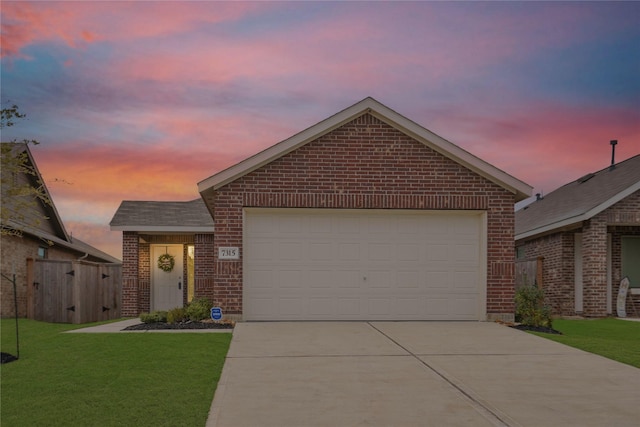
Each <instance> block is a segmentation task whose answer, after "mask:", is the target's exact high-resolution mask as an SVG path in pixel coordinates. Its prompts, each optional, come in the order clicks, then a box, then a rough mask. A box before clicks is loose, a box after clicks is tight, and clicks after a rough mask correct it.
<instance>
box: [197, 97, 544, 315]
mask: <svg viewBox="0 0 640 427" xmlns="http://www.w3.org/2000/svg"><path fill="white" fill-rule="evenodd" d="M198 190H199V191H200V194H201V196H202V199H203V200H204V202H205V204H206V206H207V208H208V210H209V212H210V213H211V214H212V216H213V219H214V223H215V233H214V236H213V248H212V251H211V252H212V257H213V263H212V265H211V266H212V267H213V268H212V270H213V271H211V270H208V269H205V268H202V269H199V266H198V265H196V295H203V296H208V297H210V298H211V299H213V300H214V302H215V303H216V304H217V305H220V306H221V307H222V309H223V311H224V312H225V314H226V315H228V316H235V317H236V318H237V319H239V320H494V319H501V320H513V312H514V306H513V296H514V278H515V270H514V267H515V266H514V258H515V250H514V238H513V237H514V204H515V203H516V202H517V201H520V200H523V199H525V198H526V197H528V196H529V195H530V194H531V187H530V186H528V185H527V184H525V183H523V182H522V181H519V180H518V179H516V178H514V177H512V176H511V175H508V174H507V173H505V172H503V171H502V170H500V169H498V168H496V167H494V166H492V165H490V164H488V163H487V162H485V161H483V160H481V159H479V158H477V157H475V156H473V155H472V154H470V153H469V152H467V151H465V150H463V149H461V148H459V147H457V146H456V145H454V144H452V143H451V142H449V141H447V140H445V139H443V138H441V137H440V136H438V135H436V134H434V133H432V132H430V131H429V130H427V129H425V128H423V127H421V126H419V125H418V124H416V123H415V122H413V121H411V120H409V119H407V118H405V117H404V116H402V115H400V114H398V113H396V112H395V111H393V110H391V109H389V108H388V107H386V106H384V105H382V104H380V103H379V102H377V101H375V100H374V99H372V98H366V99H364V100H363V101H361V102H359V103H357V104H355V105H353V106H351V107H349V108H347V109H345V110H343V111H340V112H339V113H337V114H335V115H333V116H331V117H329V118H328V119H326V120H324V121H322V122H320V123H318V124H316V125H314V126H312V127H310V128H308V129H306V130H304V131H302V132H300V133H298V134H296V135H294V136H292V137H291V138H288V139H286V140H284V141H282V142H280V143H278V144H276V145H273V146H271V147H269V148H267V149H266V150H264V151H262V152H260V153H258V154H256V155H255V156H253V157H250V158H248V159H246V160H244V161H242V162H240V163H238V164H236V165H234V166H232V167H230V168H228V169H225V170H223V171H221V172H219V173H217V174H216V175H213V176H211V177H209V178H207V179H205V180H204V181H201V182H200V183H199V184H198ZM198 256H200V257H202V258H203V259H204V258H206V259H207V260H208V259H209V258H208V257H207V256H205V255H202V254H200V255H198V253H196V257H198ZM205 276H206V277H205Z"/></svg>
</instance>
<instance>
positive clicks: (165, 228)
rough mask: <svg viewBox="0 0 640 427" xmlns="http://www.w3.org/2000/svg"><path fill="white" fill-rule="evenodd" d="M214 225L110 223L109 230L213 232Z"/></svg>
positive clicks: (167, 232)
mask: <svg viewBox="0 0 640 427" xmlns="http://www.w3.org/2000/svg"><path fill="white" fill-rule="evenodd" d="M214 228H215V227H189V226H187V227H184V226H183V227H181V226H157V225H111V226H110V229H111V231H137V232H142V233H165V234H177V233H213V232H214Z"/></svg>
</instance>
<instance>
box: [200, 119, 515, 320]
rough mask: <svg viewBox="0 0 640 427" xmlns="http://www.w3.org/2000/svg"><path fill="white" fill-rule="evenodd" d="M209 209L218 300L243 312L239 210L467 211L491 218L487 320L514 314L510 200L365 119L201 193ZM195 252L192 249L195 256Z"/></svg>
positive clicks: (443, 159) (414, 143)
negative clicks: (228, 254) (224, 257)
mask: <svg viewBox="0 0 640 427" xmlns="http://www.w3.org/2000/svg"><path fill="white" fill-rule="evenodd" d="M205 197H206V202H207V204H208V205H209V206H213V207H214V221H215V227H216V231H215V237H214V257H215V260H216V264H215V267H216V268H215V272H214V274H213V277H214V281H215V294H214V295H215V299H216V301H218V303H219V304H220V305H221V306H222V307H223V308H224V309H225V312H226V313H230V314H240V313H242V261H241V260H239V261H218V260H217V248H218V247H220V246H237V247H239V248H241V256H242V225H243V213H242V209H243V208H244V207H289V208H293V207H297V208H345V209H359V208H362V209H470V210H486V211H487V212H488V214H487V217H488V218H487V219H488V242H487V245H488V251H487V264H488V265H487V314H488V316H489V317H505V316H506V317H507V318H508V317H509V316H512V315H513V292H514V291H513V289H514V277H515V272H514V265H513V260H514V245H513V224H514V212H513V205H514V195H513V194H512V193H509V192H508V191H507V190H505V189H503V188H501V187H500V186H498V185H497V184H494V183H492V182H490V181H488V180H487V179H485V178H483V177H481V176H479V175H477V174H475V173H473V172H471V171H470V170H468V169H466V168H464V167H463V166H461V165H459V164H457V163H455V162H454V161H452V160H450V159H448V158H446V157H444V156H443V155H441V154H439V153H437V152H435V151H433V150H431V149H429V148H428V147H426V146H425V145H424V144H422V143H420V142H417V141H415V140H413V139H412V138H410V137H408V136H406V135H404V134H403V133H401V132H400V131H398V130H396V129H394V128H393V127H391V126H388V125H386V124H384V123H383V122H381V121H379V120H378V119H376V118H374V117H373V116H371V115H368V114H367V115H364V116H362V117H359V118H357V119H355V120H353V121H352V122H349V123H347V124H345V125H343V126H341V127H340V128H338V129H336V130H334V131H332V132H330V133H328V134H326V135H324V136H321V137H320V138H318V139H316V140H314V141H312V142H310V143H308V144H306V145H305V146H303V147H301V148H299V149H298V150H295V151H293V152H291V153H289V154H287V155H285V156H283V157H281V158H279V159H277V160H275V161H273V162H271V163H269V164H267V165H265V166H263V167H262V168H259V169H257V170H255V171H253V172H251V173H249V174H247V175H245V176H244V177H241V178H239V179H237V180H236V181H234V182H231V183H229V184H228V185H226V186H224V187H222V188H220V189H219V190H218V191H216V192H215V193H214V194H206V195H205ZM196 253H197V251H196Z"/></svg>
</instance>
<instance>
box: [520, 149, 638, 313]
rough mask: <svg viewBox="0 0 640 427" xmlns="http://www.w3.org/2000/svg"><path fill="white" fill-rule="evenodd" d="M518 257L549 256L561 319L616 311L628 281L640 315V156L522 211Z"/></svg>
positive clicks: (631, 303)
mask: <svg viewBox="0 0 640 427" xmlns="http://www.w3.org/2000/svg"><path fill="white" fill-rule="evenodd" d="M516 250H517V254H518V258H520V259H525V258H533V257H543V273H542V282H543V283H542V285H543V288H544V290H545V295H546V298H547V300H548V302H549V304H550V305H551V307H552V309H553V311H554V313H555V314H558V315H583V316H588V317H603V316H607V315H611V314H616V299H617V295H618V290H619V287H620V281H621V280H622V279H623V278H624V277H625V276H628V277H629V279H630V282H631V289H630V292H629V294H628V296H627V300H626V312H627V315H630V316H636V317H637V316H638V314H640V155H637V156H635V157H632V158H630V159H627V160H625V161H623V162H620V163H617V164H615V165H614V166H610V167H607V168H605V169H602V170H600V171H598V172H595V173H589V174H587V175H585V176H583V177H581V178H579V179H577V180H575V181H573V182H570V183H568V184H566V185H564V186H562V187H560V188H558V189H557V190H555V191H553V192H552V193H549V194H547V195H545V196H544V197H543V198H539V199H538V200H536V201H535V202H533V203H531V204H530V205H528V206H526V207H525V208H523V209H520V210H518V211H517V212H516Z"/></svg>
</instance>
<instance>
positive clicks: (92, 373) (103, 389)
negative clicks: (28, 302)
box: [0, 319, 231, 426]
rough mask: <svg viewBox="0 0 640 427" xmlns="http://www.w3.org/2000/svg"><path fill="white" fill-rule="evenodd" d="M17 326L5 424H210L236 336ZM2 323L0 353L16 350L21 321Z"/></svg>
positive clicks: (5, 368) (4, 398)
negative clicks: (15, 357)
mask: <svg viewBox="0 0 640 427" xmlns="http://www.w3.org/2000/svg"><path fill="white" fill-rule="evenodd" d="M19 325H20V326H19V333H20V359H19V360H17V361H14V362H11V363H7V364H4V365H2V367H1V373H0V374H1V382H2V383H1V387H2V393H1V404H2V425H6V426H38V425H47V426H72V425H85V426H90V425H94V426H178V425H184V426H204V425H205V422H206V419H207V414H208V412H209V408H210V406H211V401H212V399H213V393H214V391H215V389H216V385H217V383H218V380H219V378H220V373H221V371H222V366H223V364H224V359H225V356H226V354H227V350H228V349H229V343H230V341H231V334H230V333H108V334H64V333H61V332H64V331H67V330H71V329H77V328H79V327H86V326H91V325H69V324H52V323H43V322H37V321H34V320H28V319H20V323H19ZM1 326H2V337H1V343H2V351H3V352H7V353H11V354H13V355H15V354H16V344H15V320H14V319H2V320H1Z"/></svg>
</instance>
